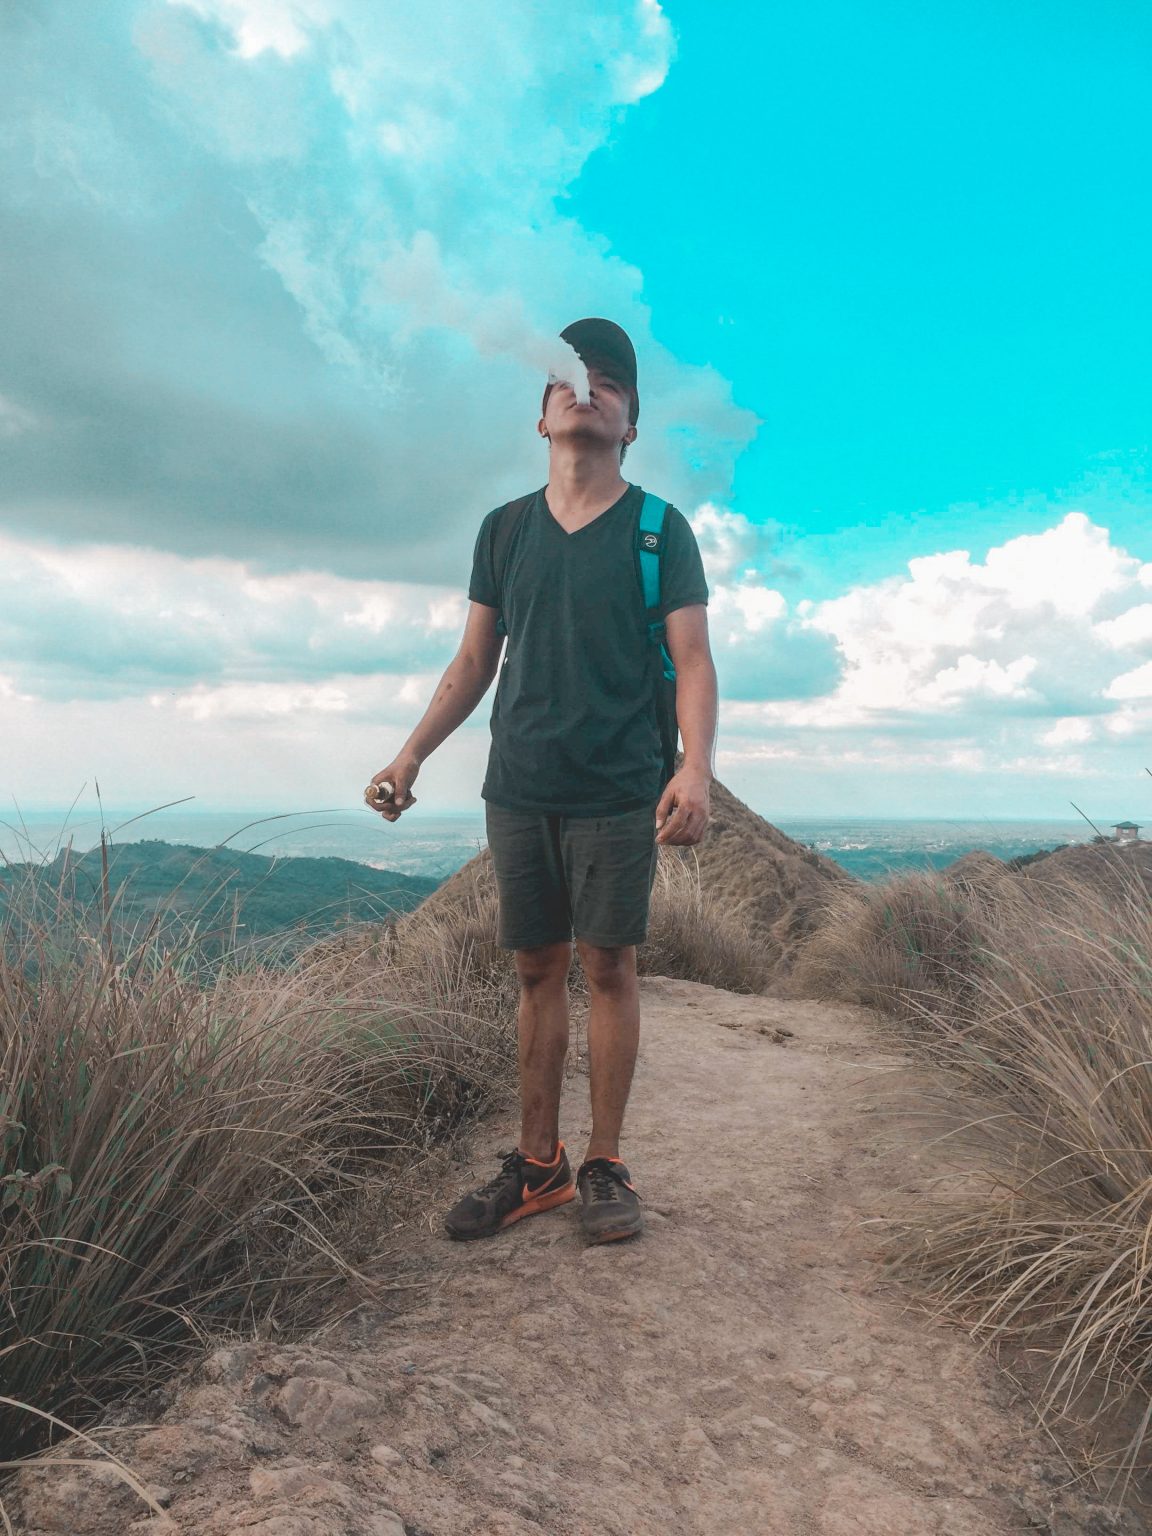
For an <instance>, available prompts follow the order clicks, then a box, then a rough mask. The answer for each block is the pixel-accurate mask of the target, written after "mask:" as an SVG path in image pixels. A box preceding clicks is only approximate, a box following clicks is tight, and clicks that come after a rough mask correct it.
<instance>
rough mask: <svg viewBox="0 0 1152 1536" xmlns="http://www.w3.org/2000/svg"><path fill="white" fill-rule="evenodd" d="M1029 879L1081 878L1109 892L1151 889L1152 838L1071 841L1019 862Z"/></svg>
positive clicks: (1081, 880)
mask: <svg viewBox="0 0 1152 1536" xmlns="http://www.w3.org/2000/svg"><path fill="white" fill-rule="evenodd" d="M1020 873H1021V874H1022V875H1023V876H1025V877H1026V878H1027V879H1029V880H1056V881H1062V882H1063V881H1080V882H1083V883H1084V884H1087V885H1091V886H1094V887H1095V888H1096V889H1097V890H1100V891H1103V892H1105V893H1106V894H1108V895H1116V896H1120V895H1123V894H1124V893H1125V892H1132V891H1138V890H1139V889H1140V885H1141V884H1143V886H1144V889H1145V890H1146V891H1149V892H1152V842H1146V841H1145V840H1144V839H1143V838H1142V839H1141V840H1140V841H1139V842H1136V843H1113V842H1105V843H1073V844H1071V845H1070V846H1068V847H1065V848H1057V849H1055V850H1054V851H1053V852H1052V853H1049V854H1047V855H1046V856H1045V857H1043V858H1037V859H1032V860H1030V861H1029V862H1028V863H1027V864H1024V865H1022V867H1021V869H1020Z"/></svg>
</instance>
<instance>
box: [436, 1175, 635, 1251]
mask: <svg viewBox="0 0 1152 1536" xmlns="http://www.w3.org/2000/svg"><path fill="white" fill-rule="evenodd" d="M575 1198H576V1185H575V1184H574V1183H572V1184H565V1185H563V1186H562V1187H561V1188H560V1189H552V1190H549V1191H548V1193H547V1194H546V1195H535V1196H533V1198H532V1199H531V1200H525V1202H524V1204H523V1205H518V1206H517V1207H516V1209H515V1210H514V1211H509V1212H508V1214H507V1216H505V1217H504V1218H503V1220H502V1221H501V1223H500V1225H499V1226H498V1227H492V1228H491V1229H490V1230H489V1231H487V1232H456V1231H453V1229H452V1228H451V1227H450V1226H448V1225H447V1223H445V1227H444V1230H445V1231H446V1232H447V1233H448V1236H449V1237H453V1238H455V1239H456V1241H457V1242H465V1243H466V1242H471V1241H472V1239H473V1238H477V1237H495V1236H496V1234H497V1232H503V1231H504V1229H505V1227H510V1226H511V1225H512V1223H513V1222H515V1221H519V1220H520V1218H521V1217H522V1216H538V1215H539V1214H540V1212H541V1211H550V1210H551V1209H552V1208H553V1206H557V1205H566V1204H567V1203H568V1201H569V1200H575ZM621 1235H623V1234H621Z"/></svg>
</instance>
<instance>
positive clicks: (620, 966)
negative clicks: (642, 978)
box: [576, 939, 636, 987]
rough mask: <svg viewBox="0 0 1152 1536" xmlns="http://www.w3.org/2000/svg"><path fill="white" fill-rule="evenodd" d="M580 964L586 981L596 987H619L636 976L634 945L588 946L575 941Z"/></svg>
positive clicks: (583, 941)
mask: <svg viewBox="0 0 1152 1536" xmlns="http://www.w3.org/2000/svg"><path fill="white" fill-rule="evenodd" d="M576 948H577V950H578V951H579V952H580V963H581V965H582V966H583V967H584V974H585V975H586V976H587V977H588V980H589V981H590V982H591V983H593V984H594V985H597V986H604V987H611V986H620V985H622V984H624V983H626V982H630V981H631V980H632V978H633V977H634V976H635V975H636V946H635V944H611V945H609V944H589V943H587V942H586V940H584V939H577V940H576Z"/></svg>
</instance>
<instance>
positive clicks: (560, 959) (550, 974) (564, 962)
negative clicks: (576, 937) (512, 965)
mask: <svg viewBox="0 0 1152 1536" xmlns="http://www.w3.org/2000/svg"><path fill="white" fill-rule="evenodd" d="M513 953H514V954H515V956H516V974H517V976H519V978H520V985H521V986H524V987H538V986H541V985H547V984H548V983H549V982H555V981H562V980H566V979H567V976H568V972H569V971H570V970H571V968H572V941H571V939H568V940H565V941H564V942H562V943H559V944H534V945H533V946H531V948H528V949H517V950H515V951H514V952H513Z"/></svg>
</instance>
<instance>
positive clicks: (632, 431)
mask: <svg viewBox="0 0 1152 1536" xmlns="http://www.w3.org/2000/svg"><path fill="white" fill-rule="evenodd" d="M623 441H624V442H626V443H628V444H629V446H631V444H632V443H634V442H635V441H636V428H635V427H629V428H628V430H627V431H626V432H625V434H624V437H623Z"/></svg>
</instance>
